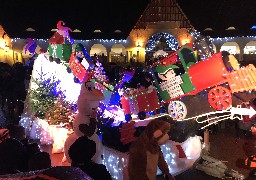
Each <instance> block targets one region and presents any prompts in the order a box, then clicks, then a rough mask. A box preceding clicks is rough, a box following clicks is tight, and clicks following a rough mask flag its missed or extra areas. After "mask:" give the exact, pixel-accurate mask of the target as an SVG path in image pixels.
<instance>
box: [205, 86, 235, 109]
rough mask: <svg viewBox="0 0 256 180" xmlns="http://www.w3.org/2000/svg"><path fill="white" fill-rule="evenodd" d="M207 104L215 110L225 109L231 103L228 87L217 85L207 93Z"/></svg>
mask: <svg viewBox="0 0 256 180" xmlns="http://www.w3.org/2000/svg"><path fill="white" fill-rule="evenodd" d="M208 101H209V104H210V105H211V106H212V107H213V108H214V109H217V110H225V109H227V108H229V107H230V106H231V105H232V95H231V92H230V90H229V89H227V88H225V87H222V86H217V87H215V88H212V89H211V90H210V91H209V93H208Z"/></svg>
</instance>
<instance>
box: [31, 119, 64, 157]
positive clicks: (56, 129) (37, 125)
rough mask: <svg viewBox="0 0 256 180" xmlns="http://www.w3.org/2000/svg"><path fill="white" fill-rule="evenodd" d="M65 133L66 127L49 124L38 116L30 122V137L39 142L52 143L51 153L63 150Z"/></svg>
mask: <svg viewBox="0 0 256 180" xmlns="http://www.w3.org/2000/svg"><path fill="white" fill-rule="evenodd" d="M67 135H68V129H67V128H63V127H61V126H60V125H49V124H48V123H47V121H46V120H43V119H39V118H38V119H35V120H34V121H33V123H32V127H31V133H30V138H32V139H39V140H40V143H41V144H47V145H49V144H52V145H53V149H52V153H61V152H63V151H64V149H63V148H64V142H65V140H66V138H67Z"/></svg>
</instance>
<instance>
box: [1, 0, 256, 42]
mask: <svg viewBox="0 0 256 180" xmlns="http://www.w3.org/2000/svg"><path fill="white" fill-rule="evenodd" d="M150 1H151V0H73V1H67V0H0V5H1V11H0V23H1V24H2V25H3V26H4V28H5V29H6V30H7V32H8V33H9V34H10V35H12V34H13V35H17V34H19V33H20V32H22V31H24V30H25V29H26V28H28V27H32V28H34V29H36V30H37V31H38V33H39V36H43V35H45V37H49V36H50V35H51V34H50V33H49V34H47V33H46V32H49V31H50V30H51V29H52V28H56V24H57V22H58V21H59V20H63V21H64V22H65V23H66V25H67V26H68V27H70V28H71V29H73V30H74V29H80V30H81V31H82V32H83V33H85V35H86V34H87V32H92V31H94V30H95V29H101V30H102V31H103V32H105V33H106V34H108V33H110V32H113V31H114V30H116V29H120V30H121V31H122V32H123V33H124V34H126V35H128V34H129V32H130V31H131V29H132V28H133V27H134V25H135V24H136V22H137V21H138V19H139V17H140V16H141V14H142V13H143V12H144V10H145V9H146V7H147V5H148V3H149V2H150ZM176 2H178V4H179V5H180V7H181V8H182V10H183V12H184V13H185V14H186V16H187V17H188V19H189V20H190V22H191V23H192V25H193V26H194V27H195V28H196V29H197V30H199V31H202V30H204V29H205V28H209V27H211V28H213V29H214V31H215V32H216V33H223V32H224V31H225V29H226V28H228V27H230V26H234V27H236V28H237V30H238V31H239V32H235V33H236V34H238V35H239V33H244V32H245V33H246V32H248V31H249V30H250V28H251V27H252V26H253V25H256V13H255V12H256V1H255V0H244V1H242V0H176ZM228 33H230V32H228ZM253 33H255V32H253ZM255 34H256V33H255ZM42 38H44V37H42Z"/></svg>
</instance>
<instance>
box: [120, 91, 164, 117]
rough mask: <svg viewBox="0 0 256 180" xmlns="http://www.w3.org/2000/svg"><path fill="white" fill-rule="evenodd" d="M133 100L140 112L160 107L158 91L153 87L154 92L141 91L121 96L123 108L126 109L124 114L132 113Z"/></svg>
mask: <svg viewBox="0 0 256 180" xmlns="http://www.w3.org/2000/svg"><path fill="white" fill-rule="evenodd" d="M131 101H133V103H137V104H134V105H135V106H137V107H138V110H139V112H141V111H144V112H149V111H153V110H156V109H159V108H160V105H159V103H158V97H157V92H156V90H155V89H153V91H152V92H147V91H144V92H141V93H139V94H136V95H131V96H124V97H122V98H121V103H122V108H123V109H124V114H131V113H132V110H131V106H130V102H131Z"/></svg>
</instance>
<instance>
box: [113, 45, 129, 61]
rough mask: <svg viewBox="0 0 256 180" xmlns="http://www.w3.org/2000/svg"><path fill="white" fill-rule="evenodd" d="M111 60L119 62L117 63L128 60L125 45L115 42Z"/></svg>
mask: <svg viewBox="0 0 256 180" xmlns="http://www.w3.org/2000/svg"><path fill="white" fill-rule="evenodd" d="M110 61H111V62H117V63H119V62H122V63H125V62H127V58H126V50H125V47H124V46H123V45H122V44H114V45H113V46H112V47H111V51H110Z"/></svg>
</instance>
